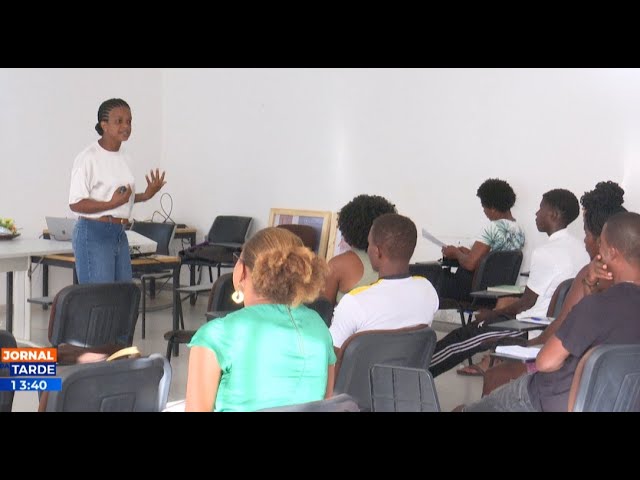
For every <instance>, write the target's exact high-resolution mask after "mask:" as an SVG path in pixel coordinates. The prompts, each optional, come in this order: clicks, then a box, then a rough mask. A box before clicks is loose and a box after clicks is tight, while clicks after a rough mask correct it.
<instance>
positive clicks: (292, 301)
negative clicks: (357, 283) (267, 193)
mask: <svg viewBox="0 0 640 480" xmlns="http://www.w3.org/2000/svg"><path fill="white" fill-rule="evenodd" d="M326 272H327V265H326V262H325V261H324V260H323V259H321V258H319V257H318V256H317V255H316V254H314V253H313V252H311V251H310V250H309V249H308V248H306V247H305V246H304V245H303V243H302V240H300V238H299V237H298V236H296V235H294V234H293V233H291V232H290V231H288V230H284V229H281V228H265V229H264V230H261V231H259V232H258V233H256V234H255V235H254V236H253V237H252V238H251V239H249V240H248V241H247V242H246V244H245V245H244V248H243V250H242V254H241V255H240V257H239V258H238V261H237V263H236V265H235V267H234V269H233V285H234V288H235V289H236V292H234V296H236V295H239V294H240V296H244V305H245V307H244V308H243V309H241V310H238V311H236V312H233V313H230V314H229V315H227V316H226V317H223V318H220V319H217V320H212V321H210V322H208V323H206V324H205V325H203V326H202V327H200V329H198V331H197V332H196V334H195V335H194V336H193V338H192V339H191V343H190V344H189V347H191V351H190V355H189V372H188V377H187V394H186V403H185V410H186V411H188V412H196V411H204V412H210V411H212V410H213V411H216V412H222V411H244V412H248V411H255V410H260V409H263V408H269V407H277V406H282V405H290V404H295V403H303V402H311V401H315V400H321V399H323V398H328V397H330V396H331V394H332V393H333V379H334V365H335V362H336V356H335V353H334V350H333V342H332V340H331V334H330V333H329V329H328V328H327V326H326V324H325V322H324V321H323V320H322V318H321V317H320V316H319V315H318V314H317V313H316V312H315V311H313V310H311V309H309V308H307V307H305V306H304V305H302V303H303V302H311V301H313V300H315V299H316V298H317V297H318V294H319V293H320V290H321V289H322V288H323V286H324V282H325V276H326ZM238 301H241V300H240V299H238Z"/></svg>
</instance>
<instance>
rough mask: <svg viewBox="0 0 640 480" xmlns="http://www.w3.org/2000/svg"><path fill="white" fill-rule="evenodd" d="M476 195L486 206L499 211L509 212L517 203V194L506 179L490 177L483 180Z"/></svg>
mask: <svg viewBox="0 0 640 480" xmlns="http://www.w3.org/2000/svg"><path fill="white" fill-rule="evenodd" d="M476 195H477V196H478V197H480V203H481V204H482V206H483V207H485V208H495V209H496V210H498V211H499V212H503V213H504V212H508V211H509V210H510V209H511V207H513V206H514V205H515V203H516V194H515V192H514V191H513V188H511V185H509V184H508V183H507V182H505V181H504V180H499V179H497V178H490V179H488V180H485V181H484V182H482V185H480V187H478V191H477V192H476Z"/></svg>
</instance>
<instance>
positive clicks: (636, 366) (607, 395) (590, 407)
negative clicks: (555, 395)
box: [568, 345, 640, 412]
mask: <svg viewBox="0 0 640 480" xmlns="http://www.w3.org/2000/svg"><path fill="white" fill-rule="evenodd" d="M568 411H570V412H640V345H598V346H596V347H593V348H591V349H589V350H588V351H587V352H586V353H585V354H584V355H583V356H582V358H581V359H580V362H579V363H578V366H577V368H576V371H575V374H574V376H573V382H572V383H571V389H570V390H569V404H568Z"/></svg>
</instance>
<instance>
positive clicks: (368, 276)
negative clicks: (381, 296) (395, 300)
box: [336, 248, 378, 303]
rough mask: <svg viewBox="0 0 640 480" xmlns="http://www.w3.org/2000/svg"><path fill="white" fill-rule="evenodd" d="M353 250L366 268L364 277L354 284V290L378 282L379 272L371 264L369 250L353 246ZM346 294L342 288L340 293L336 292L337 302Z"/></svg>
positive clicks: (363, 273)
mask: <svg viewBox="0 0 640 480" xmlns="http://www.w3.org/2000/svg"><path fill="white" fill-rule="evenodd" d="M351 251H352V252H353V253H355V254H356V255H357V256H358V258H359V259H360V261H361V262H362V266H363V267H364V270H363V271H362V277H360V280H358V283H356V284H355V285H354V286H353V288H352V290H353V289H356V288H358V287H364V286H365V285H371V284H372V283H374V282H377V281H378V272H376V271H375V270H374V269H373V267H372V266H371V260H370V259H369V254H367V251H366V250H360V249H359V248H352V249H351ZM347 293H348V292H347ZM345 295H346V294H345V293H342V292H341V291H340V290H338V293H337V294H336V303H340V300H342V297H344V296H345Z"/></svg>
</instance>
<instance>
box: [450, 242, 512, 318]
mask: <svg viewBox="0 0 640 480" xmlns="http://www.w3.org/2000/svg"><path fill="white" fill-rule="evenodd" d="M520 265H522V251H521V250H507V251H493V252H489V253H488V254H487V255H486V256H485V257H484V258H483V259H482V260H481V261H480V265H479V266H478V269H477V270H476V272H475V274H474V276H473V282H472V284H471V291H472V292H477V291H481V290H486V289H487V287H494V286H496V285H515V283H516V281H517V280H518V273H519V272H520ZM441 303H442V302H441ZM443 303H444V304H445V307H443V306H442V304H441V306H440V309H447V308H456V309H457V310H458V313H459V314H460V321H461V322H462V325H466V324H467V323H468V322H470V321H471V316H472V315H473V312H474V311H476V310H477V309H478V308H480V307H483V308H493V307H494V306H495V303H496V300H495V299H480V298H477V297H474V298H473V299H472V300H471V301H468V300H462V301H457V300H453V299H444V302H443ZM465 313H468V314H469V316H468V319H466V320H465V317H464V314H465Z"/></svg>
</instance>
